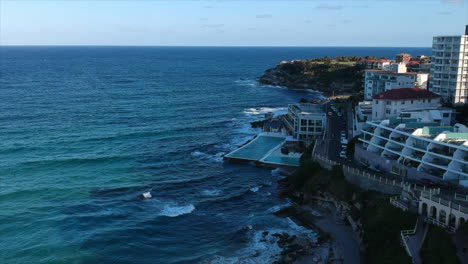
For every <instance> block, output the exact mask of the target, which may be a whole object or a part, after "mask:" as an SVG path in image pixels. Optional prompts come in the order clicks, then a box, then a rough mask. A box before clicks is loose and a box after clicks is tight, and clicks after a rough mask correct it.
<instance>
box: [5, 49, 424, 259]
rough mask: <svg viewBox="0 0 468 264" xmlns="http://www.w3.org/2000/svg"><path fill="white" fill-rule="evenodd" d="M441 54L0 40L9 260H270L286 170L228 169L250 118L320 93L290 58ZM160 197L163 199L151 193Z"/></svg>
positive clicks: (289, 228)
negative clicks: (276, 77)
mask: <svg viewBox="0 0 468 264" xmlns="http://www.w3.org/2000/svg"><path fill="white" fill-rule="evenodd" d="M400 52H408V53H411V54H413V55H420V54H425V55H430V52H431V51H430V49H429V48H346V47H331V48H326V47H311V48H300V47H297V48H279V47H278V48H267V47H242V48H241V47H91V46H90V47H20V46H2V47H0V89H1V93H0V99H1V103H0V260H1V263H5V264H10V263H25V264H26V263H28V264H30V263H35V264H41V263H77V264H78V263H80V264H81V263H99V264H104V263H271V262H272V261H273V260H274V259H275V258H276V257H277V255H278V254H279V252H280V249H279V248H278V246H277V245H276V243H275V241H274V239H273V238H271V237H270V238H269V239H262V233H263V232H264V231H269V232H270V233H273V232H289V233H295V234H297V235H301V236H308V237H310V238H311V239H316V238H317V235H316V234H315V233H314V232H313V231H310V230H306V229H304V228H302V227H300V226H297V225H295V224H294V223H293V222H292V221H290V220H289V219H284V218H280V217H276V216H274V215H273V214H272V212H274V211H275V210H278V209H279V208H281V207H283V206H287V205H288V204H289V201H287V200H284V199H281V198H279V197H278V194H277V191H276V187H277V183H276V182H277V180H278V179H280V178H281V176H280V175H279V173H278V170H271V169H265V168H257V167H254V166H251V165H239V164H227V163H224V162H223V159H222V156H223V155H224V154H226V153H228V152H229V151H232V150H234V149H235V148H236V147H238V146H239V145H240V144H242V143H244V142H245V141H246V140H248V139H251V138H252V136H253V135H255V134H256V133H257V132H258V130H256V129H252V128H250V125H249V122H251V121H255V120H258V119H260V118H261V117H262V116H263V114H264V113H266V112H269V111H272V112H275V113H277V114H279V113H284V112H285V111H286V108H287V104H288V103H295V102H298V101H299V100H300V99H301V98H308V99H312V98H317V97H318V96H319V95H318V94H317V93H314V92H311V91H297V90H288V89H286V88H282V87H271V86H259V85H258V84H257V82H256V79H257V78H258V77H259V76H261V74H262V73H263V71H264V70H266V69H268V68H271V67H274V66H275V64H276V63H278V62H280V61H282V60H292V59H304V58H314V57H321V56H330V57H333V56H351V55H356V56H366V55H375V56H379V57H380V56H386V57H389V58H392V57H394V56H395V54H397V53H400ZM146 191H151V192H152V194H153V198H152V199H149V200H143V199H141V198H139V195H140V194H141V193H143V192H146Z"/></svg>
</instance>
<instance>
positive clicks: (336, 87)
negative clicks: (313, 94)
mask: <svg viewBox="0 0 468 264" xmlns="http://www.w3.org/2000/svg"><path fill="white" fill-rule="evenodd" d="M362 80H363V68H362V67H361V66H359V65H356V63H354V62H336V61H329V62H317V61H313V60H295V61H288V62H281V63H279V64H278V65H276V67H275V68H272V69H269V70H266V71H265V73H264V74H263V76H261V77H260V79H259V82H260V84H267V85H275V86H285V87H288V88H293V89H313V90H316V91H320V92H323V93H324V94H325V95H332V94H333V93H334V94H335V95H338V94H348V93H354V92H358V91H361V90H362Z"/></svg>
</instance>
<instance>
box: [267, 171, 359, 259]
mask: <svg viewBox="0 0 468 264" xmlns="http://www.w3.org/2000/svg"><path fill="white" fill-rule="evenodd" d="M290 173H291V172H289V173H288V174H290ZM279 183H280V184H279V189H278V191H279V193H280V196H282V197H284V198H288V199H292V200H293V205H291V206H289V207H286V208H282V209H281V210H279V211H277V212H275V213H274V214H275V215H277V216H279V217H288V218H290V219H291V220H292V221H293V222H295V223H296V224H298V225H300V226H302V227H305V228H307V229H310V230H313V231H314V232H317V233H318V239H317V241H310V240H308V241H307V240H304V239H303V238H297V237H296V236H291V235H289V234H287V233H275V234H272V236H275V237H278V238H279V240H278V242H277V243H278V246H279V247H280V248H282V253H281V256H280V259H279V260H278V261H276V262H274V263H275V264H305V263H311V264H326V263H327V264H328V263H332V264H333V263H353V264H354V263H356V264H357V263H360V252H361V245H360V239H359V234H358V233H356V232H355V230H354V229H353V228H352V226H353V225H352V224H350V223H349V222H348V217H347V210H346V206H345V205H342V204H341V203H342V202H341V201H339V200H338V199H335V198H333V197H332V196H329V195H327V194H326V193H323V194H322V196H324V197H326V198H323V197H307V196H306V197H304V195H303V194H302V193H300V192H296V191H293V188H291V186H290V185H289V184H288V183H287V181H286V180H284V179H283V180H280V181H279ZM264 235H268V234H264ZM343 241H346V244H345V245H343V243H342V242H343ZM344 259H346V262H343V261H344Z"/></svg>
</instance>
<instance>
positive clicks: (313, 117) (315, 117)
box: [283, 103, 327, 143]
mask: <svg viewBox="0 0 468 264" xmlns="http://www.w3.org/2000/svg"><path fill="white" fill-rule="evenodd" d="M326 118H327V115H326V114H325V112H324V111H323V109H322V105H321V104H311V103H301V104H290V105H289V106H288V114H287V115H285V116H283V122H284V124H285V126H286V129H287V130H288V132H289V133H290V134H291V135H292V136H293V138H294V139H297V140H300V141H304V142H305V143H310V142H311V141H312V140H315V139H316V138H317V137H320V136H322V134H323V131H324V129H325V125H326Z"/></svg>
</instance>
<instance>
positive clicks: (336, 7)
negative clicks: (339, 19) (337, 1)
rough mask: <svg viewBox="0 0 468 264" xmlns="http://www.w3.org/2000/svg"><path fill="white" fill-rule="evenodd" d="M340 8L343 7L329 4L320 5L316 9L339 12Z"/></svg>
mask: <svg viewBox="0 0 468 264" xmlns="http://www.w3.org/2000/svg"><path fill="white" fill-rule="evenodd" d="M341 8H343V7H342V6H339V5H329V4H321V5H319V6H317V9H320V10H340V9H341Z"/></svg>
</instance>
